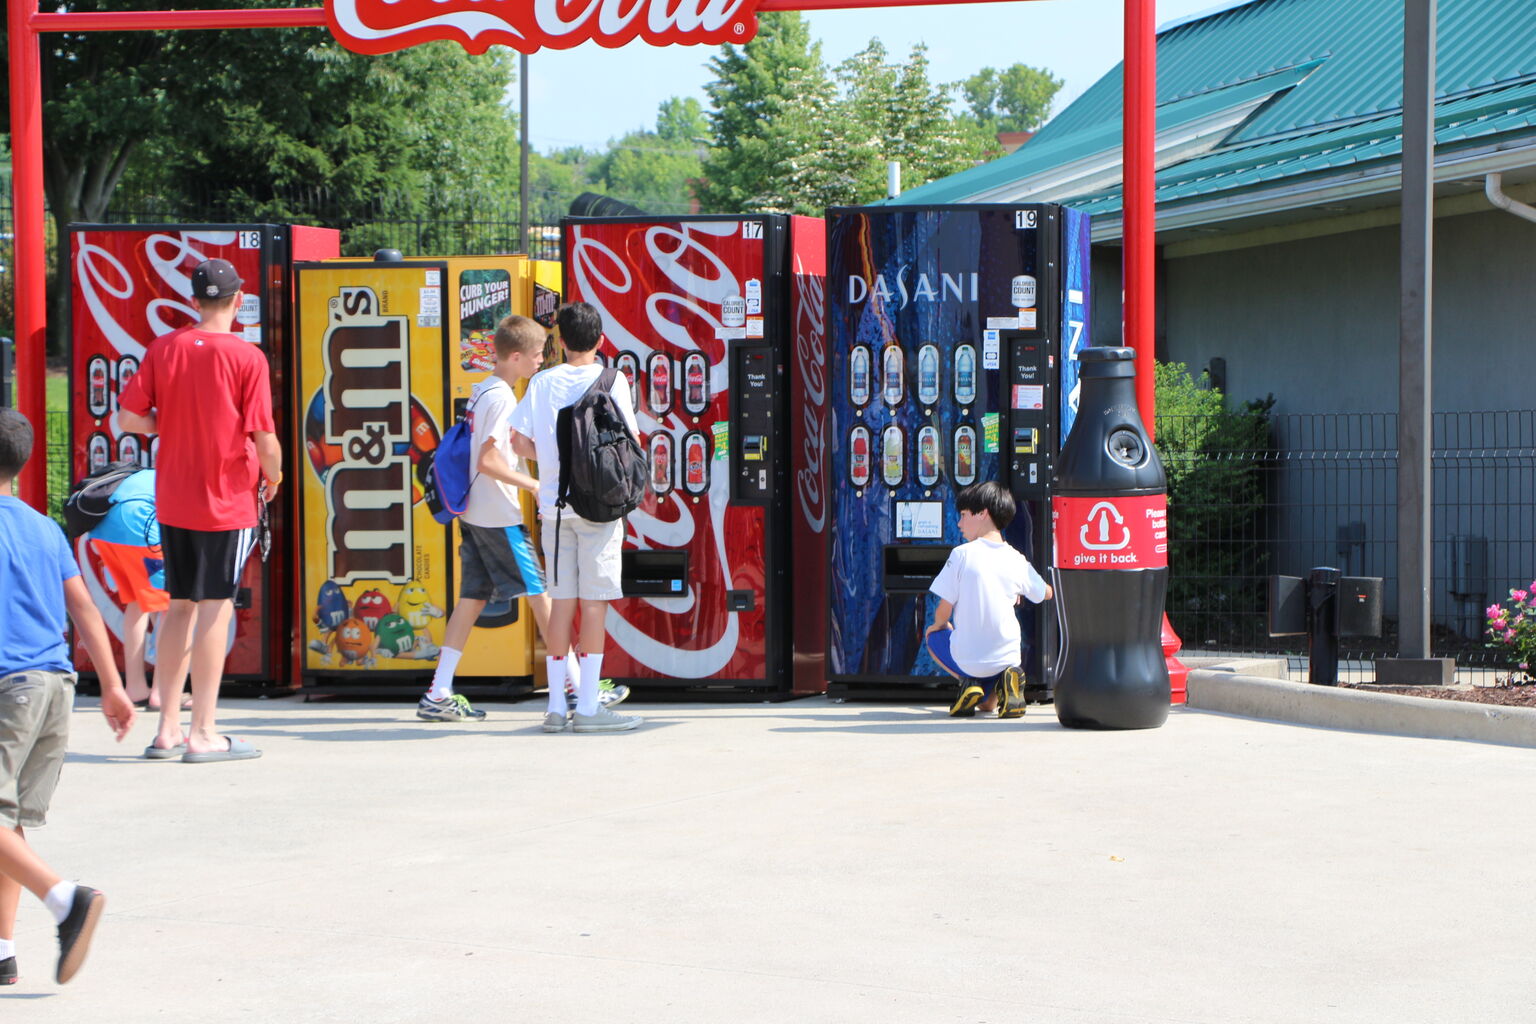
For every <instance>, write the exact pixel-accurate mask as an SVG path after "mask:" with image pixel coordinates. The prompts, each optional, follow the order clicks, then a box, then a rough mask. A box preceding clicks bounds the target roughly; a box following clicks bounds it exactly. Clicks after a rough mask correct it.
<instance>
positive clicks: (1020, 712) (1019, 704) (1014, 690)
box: [997, 666, 1024, 718]
mask: <svg viewBox="0 0 1536 1024" xmlns="http://www.w3.org/2000/svg"><path fill="white" fill-rule="evenodd" d="M999 685H1000V686H1001V687H1002V691H1003V692H1002V696H1001V697H1000V698H999V699H998V702H997V717H998V718H1023V717H1024V673H1023V671H1021V670H1020V669H1019V668H1018V667H1016V666H1015V667H1014V668H1006V669H1003V681H1002V683H1000V684H999Z"/></svg>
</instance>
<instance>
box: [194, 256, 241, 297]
mask: <svg viewBox="0 0 1536 1024" xmlns="http://www.w3.org/2000/svg"><path fill="white" fill-rule="evenodd" d="M244 283H245V282H243V281H241V280H240V275H239V274H237V273H235V268H234V265H233V264H231V263H230V262H229V260H204V261H203V262H201V263H199V264H198V265H197V269H196V270H194V271H192V297H193V298H194V299H227V298H229V297H230V296H231V295H233V294H235V292H238V291H239V290H240V286H241V285H242V284H244Z"/></svg>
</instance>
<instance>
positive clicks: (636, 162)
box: [590, 97, 709, 213]
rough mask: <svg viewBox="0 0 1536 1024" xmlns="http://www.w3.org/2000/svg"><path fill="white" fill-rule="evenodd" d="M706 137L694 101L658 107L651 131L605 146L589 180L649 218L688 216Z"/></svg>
mask: <svg viewBox="0 0 1536 1024" xmlns="http://www.w3.org/2000/svg"><path fill="white" fill-rule="evenodd" d="M708 134H709V122H708V120H707V119H706V118H705V117H704V109H703V107H701V106H700V105H699V101H698V100H696V99H693V98H692V97H688V98H686V99H679V98H677V97H673V98H672V99H669V100H667V101H665V102H664V103H662V104H661V108H660V110H659V111H658V113H657V115H656V130H655V131H638V132H630V133H629V134H628V135H625V136H624V137H623V138H621V139H619V140H618V141H616V142H611V143H609V145H608V152H607V153H605V154H603V156H602V157H600V158H599V159H598V160H597V161H596V162H595V163H594V164H593V166H592V168H591V172H590V175H591V176H590V180H591V181H592V182H593V185H594V187H596V188H597V189H598V190H599V191H602V192H603V193H604V194H605V195H610V196H612V197H614V198H615V199H622V200H623V201H624V202H626V203H630V204H632V205H634V206H637V207H639V208H640V209H642V210H645V211H646V212H648V213H687V212H689V210H690V209H691V205H692V200H693V186H694V183H695V182H696V181H697V180H698V178H699V176H700V175H701V174H702V173H703V163H702V156H703V154H704V152H705V151H706V148H707V146H708Z"/></svg>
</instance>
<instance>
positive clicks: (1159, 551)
mask: <svg viewBox="0 0 1536 1024" xmlns="http://www.w3.org/2000/svg"><path fill="white" fill-rule="evenodd" d="M1051 522H1052V526H1053V528H1054V530H1055V534H1056V568H1058V569H1164V568H1167V566H1168V496H1167V495H1166V494H1146V495H1138V496H1136V497H1133V498H1123V497H1122V498H1114V497H1102V498H1064V497H1055V498H1052V499H1051Z"/></svg>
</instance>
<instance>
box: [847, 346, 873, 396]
mask: <svg viewBox="0 0 1536 1024" xmlns="http://www.w3.org/2000/svg"><path fill="white" fill-rule="evenodd" d="M869 362H870V355H869V348H868V347H867V346H864V345H855V346H853V352H852V354H850V355H849V356H848V397H849V398H850V399H852V400H853V404H854V405H855V406H860V407H862V406H866V405H868V404H869V391H870V388H869V377H870V365H869Z"/></svg>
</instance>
